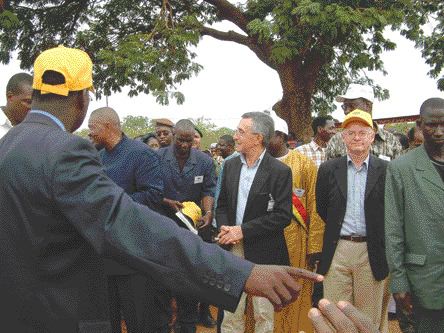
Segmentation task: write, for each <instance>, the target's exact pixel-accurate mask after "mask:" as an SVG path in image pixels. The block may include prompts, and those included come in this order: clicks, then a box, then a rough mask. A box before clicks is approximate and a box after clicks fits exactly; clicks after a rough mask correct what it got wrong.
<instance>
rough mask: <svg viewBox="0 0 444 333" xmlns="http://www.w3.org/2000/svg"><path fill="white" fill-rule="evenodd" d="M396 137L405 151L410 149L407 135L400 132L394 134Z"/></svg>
mask: <svg viewBox="0 0 444 333" xmlns="http://www.w3.org/2000/svg"><path fill="white" fill-rule="evenodd" d="M394 135H395V136H396V137H397V138H398V140H399V143H400V144H401V146H402V149H403V150H406V149H408V148H409V138H408V137H407V135H405V134H402V133H399V132H396V133H394Z"/></svg>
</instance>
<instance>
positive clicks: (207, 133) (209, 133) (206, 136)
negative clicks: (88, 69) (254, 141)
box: [190, 117, 234, 150]
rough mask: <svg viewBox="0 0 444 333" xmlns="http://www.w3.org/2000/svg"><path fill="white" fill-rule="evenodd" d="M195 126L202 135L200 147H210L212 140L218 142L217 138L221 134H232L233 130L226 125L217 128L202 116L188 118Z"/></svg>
mask: <svg viewBox="0 0 444 333" xmlns="http://www.w3.org/2000/svg"><path fill="white" fill-rule="evenodd" d="M190 120H191V121H192V122H193V123H194V124H195V125H196V127H197V128H199V130H200V131H201V132H202V134H203V137H202V140H201V144H200V146H201V149H202V150H203V149H207V148H209V147H210V144H212V143H214V142H218V141H219V138H220V137H221V136H222V135H225V134H229V135H234V131H233V130H232V129H229V128H227V127H220V128H217V126H216V125H215V124H214V123H213V122H211V120H210V119H206V118H204V117H200V118H197V119H190Z"/></svg>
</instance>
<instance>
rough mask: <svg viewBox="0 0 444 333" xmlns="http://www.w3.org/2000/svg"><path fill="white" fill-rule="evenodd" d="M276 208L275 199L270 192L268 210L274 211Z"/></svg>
mask: <svg viewBox="0 0 444 333" xmlns="http://www.w3.org/2000/svg"><path fill="white" fill-rule="evenodd" d="M273 209H274V199H273V197H272V196H271V194H270V200H268V205H267V212H272V211H273Z"/></svg>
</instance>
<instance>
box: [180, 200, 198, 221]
mask: <svg viewBox="0 0 444 333" xmlns="http://www.w3.org/2000/svg"><path fill="white" fill-rule="evenodd" d="M182 204H183V208H182V213H183V214H184V215H186V216H187V217H189V218H190V219H191V220H192V221H193V223H194V225H197V222H198V221H199V220H200V219H201V217H202V210H201V209H200V207H199V206H198V205H196V203H195V202H193V201H184V202H182Z"/></svg>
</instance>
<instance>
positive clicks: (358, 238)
mask: <svg viewBox="0 0 444 333" xmlns="http://www.w3.org/2000/svg"><path fill="white" fill-rule="evenodd" d="M340 238H341V239H345V240H348V241H352V242H358V243H362V242H366V241H367V237H366V236H341V237H340Z"/></svg>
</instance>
